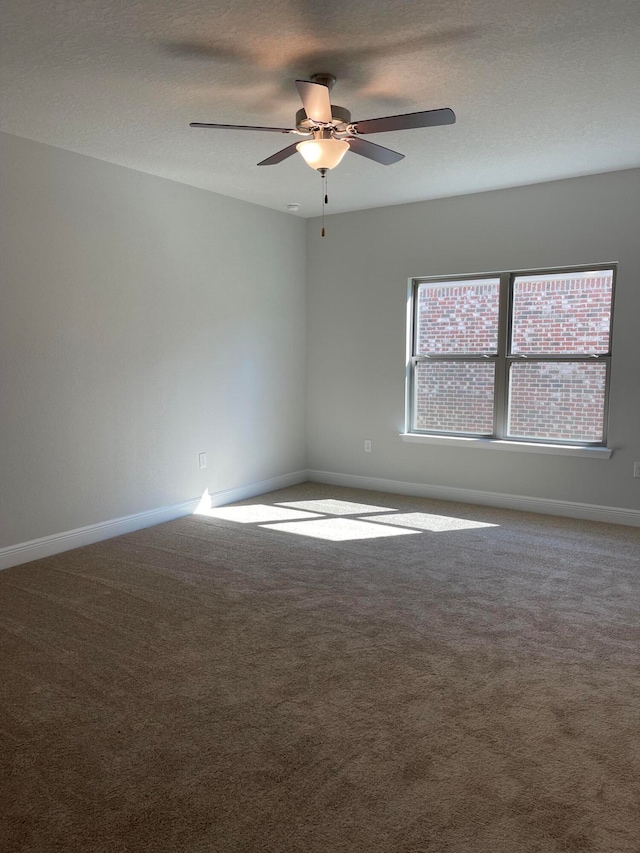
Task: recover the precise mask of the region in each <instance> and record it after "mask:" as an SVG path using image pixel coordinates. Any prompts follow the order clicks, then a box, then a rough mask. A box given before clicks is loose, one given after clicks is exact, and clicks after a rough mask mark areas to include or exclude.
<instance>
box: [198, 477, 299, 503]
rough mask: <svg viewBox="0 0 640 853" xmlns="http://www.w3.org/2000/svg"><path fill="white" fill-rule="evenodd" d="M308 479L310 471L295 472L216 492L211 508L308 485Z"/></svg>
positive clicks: (212, 496) (212, 497)
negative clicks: (302, 484)
mask: <svg viewBox="0 0 640 853" xmlns="http://www.w3.org/2000/svg"><path fill="white" fill-rule="evenodd" d="M308 479H309V472H308V471H293V472H292V473H291V474H283V475H282V476H281V477H272V478H271V479H270V480H260V481H259V482H257V483H249V484H248V485H246V486H238V487H236V488H235V489H225V491H223V492H214V493H213V494H212V495H211V506H212V507H214V506H225V505H226V504H231V503H235V502H236V501H244V500H247V498H255V497H256V495H265V494H266V493H267V492H275V491H276V489H286V488H287V486H297V485H298V484H299V483H306V482H307V480H308Z"/></svg>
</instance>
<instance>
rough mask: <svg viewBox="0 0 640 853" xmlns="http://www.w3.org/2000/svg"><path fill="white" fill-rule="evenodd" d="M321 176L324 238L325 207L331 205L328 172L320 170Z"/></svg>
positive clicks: (323, 231) (323, 233) (323, 232)
mask: <svg viewBox="0 0 640 853" xmlns="http://www.w3.org/2000/svg"><path fill="white" fill-rule="evenodd" d="M318 171H319V172H320V175H321V176H322V236H323V237H324V235H325V230H324V208H325V205H327V204H329V196H328V195H327V170H326V169H318Z"/></svg>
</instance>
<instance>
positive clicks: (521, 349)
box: [413, 270, 613, 443]
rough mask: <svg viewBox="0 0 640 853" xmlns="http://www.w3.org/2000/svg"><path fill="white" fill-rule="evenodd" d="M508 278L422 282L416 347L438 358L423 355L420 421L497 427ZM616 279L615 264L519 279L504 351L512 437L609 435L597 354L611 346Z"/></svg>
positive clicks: (417, 424) (446, 428)
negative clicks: (501, 335) (503, 297)
mask: <svg viewBox="0 0 640 853" xmlns="http://www.w3.org/2000/svg"><path fill="white" fill-rule="evenodd" d="M506 282H507V279H506V278H504V279H503V280H502V283H501V279H500V278H499V277H491V278H486V279H478V280H474V281H464V280H463V281H457V282H422V283H420V284H419V286H418V287H417V290H416V296H415V299H416V305H415V311H416V317H415V337H414V350H413V351H414V355H415V356H418V357H419V356H431V358H429V359H427V360H418V361H417V363H416V367H415V374H414V396H413V429H416V430H425V431H435V432H450V433H462V434H475V435H492V434H493V433H494V395H495V394H496V393H499V391H496V388H495V379H494V377H495V370H494V366H495V361H496V358H495V357H496V355H497V354H498V336H499V328H500V323H501V322H504V320H505V318H502V319H501V318H500V317H499V299H500V288H501V286H502V287H505V286H507V285H506ZM612 286H613V273H612V271H611V270H599V271H592V272H583V273H557V274H554V275H544V276H542V275H529V276H527V275H526V274H519V275H516V276H515V277H514V279H513V285H512V292H511V300H510V311H511V323H510V337H511V340H510V341H508V340H507V346H508V347H509V349H508V354H507V353H505V354H504V355H505V356H506V361H507V365H508V375H509V381H508V386H509V387H508V398H507V404H506V422H505V429H504V432H505V437H513V438H530V439H533V440H535V439H542V440H551V441H563V440H565V441H572V442H585V443H588V442H599V441H601V440H602V436H603V418H604V407H605V396H606V394H605V391H606V378H607V366H606V362H605V361H604V360H596V359H593V358H589V357H590V356H592V355H606V354H607V353H608V352H609V346H610V342H609V335H610V324H611V306H612ZM507 337H508V336H507V335H505V338H507ZM509 355H512V356H516V357H517V356H526V359H517V358H515V359H510V358H509V357H508V356H509ZM448 356H454V357H455V356H457V357H458V358H452V359H450V360H447V357H448ZM464 356H469V357H470V359H471V360H468V361H465V360H464V358H463V357H464ZM559 356H563V357H565V358H563V359H562V360H558V357H559ZM485 357H486V358H485ZM545 357H546V359H545ZM571 357H574V359H575V360H571ZM554 358H555V359H556V360H555V361H554V360H553V359H554Z"/></svg>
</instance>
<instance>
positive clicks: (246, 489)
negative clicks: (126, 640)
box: [0, 471, 308, 569]
mask: <svg viewBox="0 0 640 853" xmlns="http://www.w3.org/2000/svg"><path fill="white" fill-rule="evenodd" d="M306 480H308V476H307V472H306V471H295V472H294V473H292V474H285V475H283V476H281V477H273V478H272V479H270V480H262V481H260V482H258V483H250V484H248V485H246V486H239V487H238V488H235V489H227V490H225V491H222V492H214V493H213V494H211V495H209V497H210V498H211V506H222V505H223V504H228V503H233V502H234V501H241V500H244V499H245V498H252V497H255V495H261V494H264V493H265V492H272V491H275V490H276V489H283V488H285V487H286V486H295V485H297V484H298V483H304V482H305V481H306ZM201 503H202V499H201V498H193V499H191V500H188V501H181V502H180V503H177V504H172V505H171V506H164V507H160V508H159V509H150V510H147V511H146V512H137V513H135V514H134V515H126V516H124V517H122V518H112V519H110V520H109V521H100V522H98V523H97V524H90V525H89V526H88V527H78V528H77V529H76V530H66V531H64V532H63V533H54V534H52V535H51V536H43V537H42V538H41V539H32V540H31V541H30V542H21V543H20V544H18V545H9V547H7V548H0V569H8V568H10V567H11V566H18V565H20V564H22V563H28V562H30V561H31V560H39V559H41V558H42V557H51V556H52V555H53V554H60V553H62V552H63V551H70V550H71V549H72V548H80V547H82V546H83V545H92V544H93V543H94V542H101V541H102V540H103V539H111V538H112V537H113V536H121V535H122V534H123V533H132V532H133V531H134V530H142V529H143V528H144V527H152V526H153V525H154V524H162V523H163V522H165V521H173V520H174V519H175V518H181V517H182V516H185V515H192V514H193V513H194V512H195V511H196V509H197V508H198V506H199V505H201Z"/></svg>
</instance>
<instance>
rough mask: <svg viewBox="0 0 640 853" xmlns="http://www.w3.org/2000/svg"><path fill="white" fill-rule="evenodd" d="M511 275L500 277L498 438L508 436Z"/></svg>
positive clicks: (496, 432) (494, 421) (496, 416)
mask: <svg viewBox="0 0 640 853" xmlns="http://www.w3.org/2000/svg"><path fill="white" fill-rule="evenodd" d="M510 314H511V275H510V274H509V273H502V275H501V276H500V305H499V314H498V357H497V359H496V380H495V382H496V384H495V396H494V409H493V424H494V432H495V436H496V438H504V437H505V435H506V434H507V405H508V403H507V394H508V387H507V386H508V382H509V365H508V362H507V354H508V352H509V336H510V334H511V320H510Z"/></svg>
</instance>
